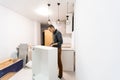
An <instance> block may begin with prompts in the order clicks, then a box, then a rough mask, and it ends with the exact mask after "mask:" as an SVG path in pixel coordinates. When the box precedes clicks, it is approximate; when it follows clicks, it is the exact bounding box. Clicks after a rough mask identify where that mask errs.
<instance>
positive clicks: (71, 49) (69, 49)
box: [62, 48, 74, 51]
mask: <svg viewBox="0 0 120 80" xmlns="http://www.w3.org/2000/svg"><path fill="white" fill-rule="evenodd" d="M62 50H66V51H74V49H73V48H62Z"/></svg>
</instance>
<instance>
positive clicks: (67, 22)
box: [66, 0, 70, 24]
mask: <svg viewBox="0 0 120 80" xmlns="http://www.w3.org/2000/svg"><path fill="white" fill-rule="evenodd" d="M66 24H70V21H69V14H68V0H67V15H66Z"/></svg>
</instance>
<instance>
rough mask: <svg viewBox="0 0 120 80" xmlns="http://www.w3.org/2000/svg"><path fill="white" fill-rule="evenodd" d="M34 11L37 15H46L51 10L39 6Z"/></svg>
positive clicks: (49, 13)
mask: <svg viewBox="0 0 120 80" xmlns="http://www.w3.org/2000/svg"><path fill="white" fill-rule="evenodd" d="M35 12H36V13H37V14H38V15H42V16H48V15H51V14H52V12H51V11H50V10H48V8H47V7H40V8H38V9H36V10H35Z"/></svg>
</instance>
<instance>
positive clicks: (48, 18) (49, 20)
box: [48, 3, 50, 21]
mask: <svg viewBox="0 0 120 80" xmlns="http://www.w3.org/2000/svg"><path fill="white" fill-rule="evenodd" d="M49 7H50V4H49V3H48V11H49ZM48 21H50V15H49V14H48Z"/></svg>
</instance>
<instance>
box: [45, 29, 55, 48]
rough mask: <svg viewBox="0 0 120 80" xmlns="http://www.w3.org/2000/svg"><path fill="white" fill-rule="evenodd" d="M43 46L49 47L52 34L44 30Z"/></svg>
mask: <svg viewBox="0 0 120 80" xmlns="http://www.w3.org/2000/svg"><path fill="white" fill-rule="evenodd" d="M44 38H45V39H44V40H45V41H44V42H45V46H49V45H50V44H51V43H52V42H53V34H52V33H51V32H50V31H49V30H44Z"/></svg>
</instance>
